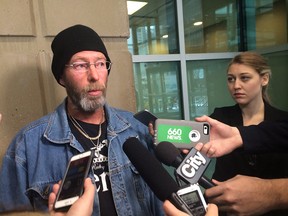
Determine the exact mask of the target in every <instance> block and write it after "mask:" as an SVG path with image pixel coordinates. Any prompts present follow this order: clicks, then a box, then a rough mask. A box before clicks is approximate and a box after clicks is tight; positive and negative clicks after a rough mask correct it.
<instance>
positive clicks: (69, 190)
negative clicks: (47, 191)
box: [54, 151, 93, 211]
mask: <svg viewBox="0 0 288 216" xmlns="http://www.w3.org/2000/svg"><path fill="white" fill-rule="evenodd" d="M92 157H93V154H92V151H87V152H84V153H81V154H78V155H74V156H73V157H72V158H71V159H70V161H69V164H68V166H67V169H66V172H65V175H64V178H63V180H62V182H61V185H60V189H59V192H58V194H57V197H56V200H55V203H54V209H55V210H56V211H67V210H68V209H69V208H70V206H71V205H72V204H73V203H74V202H75V201H76V200H77V199H78V198H79V197H80V196H81V195H82V193H83V187H84V181H85V179H86V177H87V175H88V172H89V170H90V166H91V161H92Z"/></svg>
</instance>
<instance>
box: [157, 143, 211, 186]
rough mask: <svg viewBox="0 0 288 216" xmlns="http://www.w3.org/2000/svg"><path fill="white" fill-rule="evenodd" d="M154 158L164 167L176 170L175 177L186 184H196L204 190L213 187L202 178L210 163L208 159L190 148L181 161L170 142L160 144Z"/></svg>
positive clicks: (205, 178) (178, 152)
mask: <svg viewBox="0 0 288 216" xmlns="http://www.w3.org/2000/svg"><path fill="white" fill-rule="evenodd" d="M155 154H156V157H157V158H158V159H159V160H160V161H161V162H162V163H164V164H165V165H167V166H173V167H175V168H176V173H177V175H178V176H179V177H180V178H181V179H182V180H183V181H185V182H186V183H189V184H196V183H197V182H198V183H199V184H200V185H201V186H202V187H203V188H205V189H208V188H211V187H213V186H215V184H214V183H213V182H211V180H209V179H208V178H207V177H205V176H203V173H204V172H205V170H206V168H207V167H208V165H209V163H210V158H208V157H207V156H206V155H202V154H201V153H200V152H198V151H197V150H196V149H195V148H192V149H191V150H190V152H189V153H188V154H187V156H186V157H185V158H184V159H183V157H182V155H181V153H180V151H179V150H178V149H177V148H176V147H175V146H174V145H173V144H172V143H170V142H166V141H163V142H160V143H159V144H158V145H157V146H156V149H155Z"/></svg>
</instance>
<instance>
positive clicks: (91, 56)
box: [60, 51, 108, 112]
mask: <svg viewBox="0 0 288 216" xmlns="http://www.w3.org/2000/svg"><path fill="white" fill-rule="evenodd" d="M105 61H106V58H105V56H104V55H103V54H102V53H101V52H96V51H82V52H78V53H76V54H74V55H73V56H72V58H71V59H70V61H69V62H68V63H67V65H68V66H66V67H65V69H64V73H63V76H62V78H61V79H60V83H61V84H62V85H63V86H65V88H66V92H67V95H68V100H70V101H71V102H72V104H73V105H74V106H75V107H76V108H77V109H78V110H79V111H84V112H94V111H95V110H97V109H98V108H100V107H102V106H103V105H104V103H105V97H106V87H107V81H108V70H107V69H106V67H104V68H103V67H102V68H101V67H100V66H99V64H100V65H103V63H105ZM87 63H90V64H92V65H88V67H87ZM85 64H86V65H85ZM93 64H97V67H98V66H99V67H98V68H96V66H95V65H93ZM72 65H74V66H72ZM75 65H76V67H75Z"/></svg>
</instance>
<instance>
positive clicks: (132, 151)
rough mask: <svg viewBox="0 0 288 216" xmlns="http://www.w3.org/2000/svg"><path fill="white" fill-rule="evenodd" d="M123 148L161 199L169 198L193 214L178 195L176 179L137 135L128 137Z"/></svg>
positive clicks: (180, 207)
mask: <svg viewBox="0 0 288 216" xmlns="http://www.w3.org/2000/svg"><path fill="white" fill-rule="evenodd" d="M123 150H124V152H125V154H126V155H127V157H128V158H129V160H130V161H131V162H132V164H133V165H134V166H135V168H136V169H137V170H138V172H139V173H140V175H141V176H142V178H143V179H144V180H145V182H146V183H147V184H148V186H149V187H150V189H151V190H152V191H153V192H154V193H155V195H156V196H157V197H158V199H159V200H161V201H165V200H169V201H171V203H173V204H174V205H175V206H176V207H177V208H178V209H179V210H182V211H184V212H186V213H188V214H189V215H192V212H191V211H190V209H189V207H188V206H187V204H186V203H185V202H184V201H183V200H182V199H181V198H180V197H179V196H178V195H177V191H178V189H179V188H178V185H177V184H176V182H175V181H174V179H173V178H172V177H171V176H170V174H169V173H168V172H167V171H166V170H165V169H164V167H163V166H162V164H161V163H160V161H158V160H157V158H156V157H154V155H152V153H150V152H149V151H148V150H147V149H146V148H145V147H144V145H142V144H141V142H140V141H139V140H138V139H137V138H136V137H130V138H128V139H127V140H126V141H125V142H124V144H123Z"/></svg>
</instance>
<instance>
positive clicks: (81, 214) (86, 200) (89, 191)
mask: <svg viewBox="0 0 288 216" xmlns="http://www.w3.org/2000/svg"><path fill="white" fill-rule="evenodd" d="M59 187H60V185H59V184H55V185H53V191H52V192H51V193H50V195H49V200H48V208H49V213H50V215H51V216H88V215H89V216H90V215H91V214H92V212H93V202H94V195H95V185H94V184H92V181H91V179H90V178H87V179H85V182H84V193H83V195H82V196H81V197H80V198H79V199H78V200H77V201H76V202H75V203H74V204H73V205H72V206H71V207H70V209H69V210H68V212H56V211H54V209H53V205H54V202H55V199H56V194H57V193H58V191H59Z"/></svg>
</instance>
